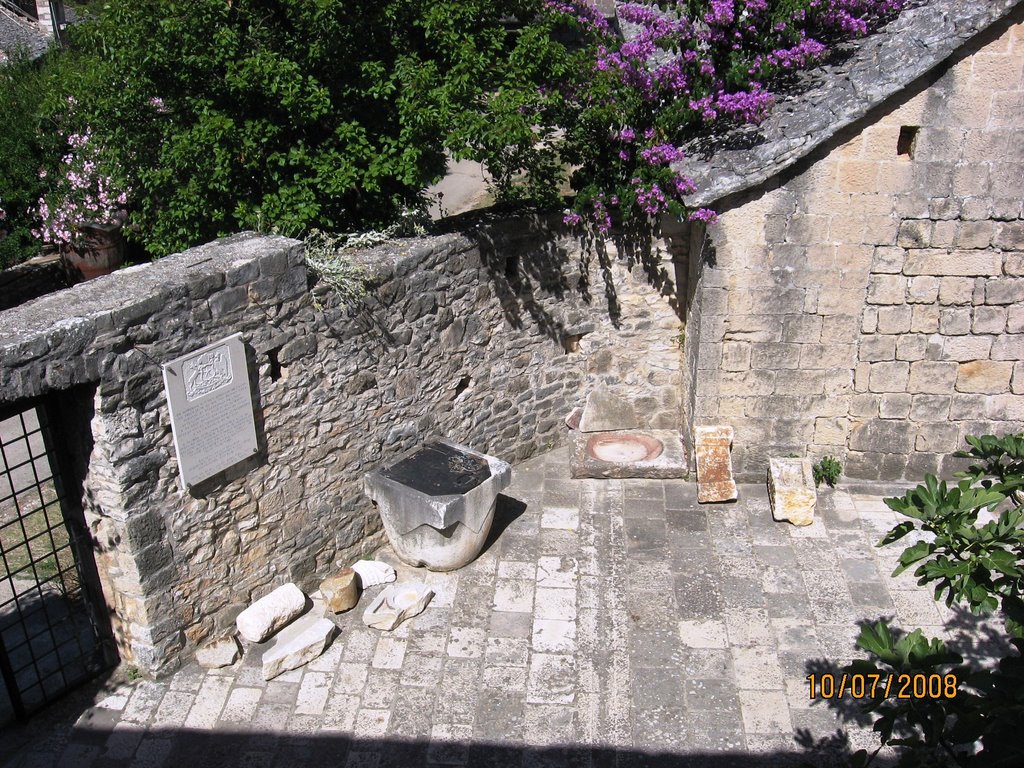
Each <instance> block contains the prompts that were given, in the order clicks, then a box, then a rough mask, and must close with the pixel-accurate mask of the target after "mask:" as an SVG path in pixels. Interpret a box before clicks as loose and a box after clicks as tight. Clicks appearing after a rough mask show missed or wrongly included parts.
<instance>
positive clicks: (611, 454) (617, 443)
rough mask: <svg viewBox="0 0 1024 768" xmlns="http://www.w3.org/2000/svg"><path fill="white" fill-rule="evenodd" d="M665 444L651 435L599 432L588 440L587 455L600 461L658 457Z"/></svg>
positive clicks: (632, 460)
mask: <svg viewBox="0 0 1024 768" xmlns="http://www.w3.org/2000/svg"><path fill="white" fill-rule="evenodd" d="M664 450H665V446H664V444H663V443H662V442H661V441H660V440H658V439H657V438H655V437H652V436H651V435H645V434H642V433H630V432H616V433H611V434H607V433H606V434H597V435H594V436H592V437H591V438H590V439H588V440H587V455H589V456H590V457H591V458H594V459H597V460H598V461H608V462H615V463H627V462H635V461H650V460H652V459H656V458H658V457H659V456H660V455H661V452H662V451H664Z"/></svg>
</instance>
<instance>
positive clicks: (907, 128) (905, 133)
mask: <svg viewBox="0 0 1024 768" xmlns="http://www.w3.org/2000/svg"><path fill="white" fill-rule="evenodd" d="M918 130H920V129H919V128H918V126H916V125H902V126H900V135H899V138H897V139H896V154H897V155H899V156H900V157H905V158H907V159H908V160H913V159H914V150H915V149H917V132H918Z"/></svg>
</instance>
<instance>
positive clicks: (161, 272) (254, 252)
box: [0, 232, 301, 360]
mask: <svg viewBox="0 0 1024 768" xmlns="http://www.w3.org/2000/svg"><path fill="white" fill-rule="evenodd" d="M295 247H301V243H299V242H298V241H297V240H291V239H288V238H285V237H279V236H263V235H260V234H257V233H254V232H243V233H241V234H238V235H233V236H231V237H227V238H223V239H221V240H215V241H214V242H212V243H207V244H205V245H201V246H198V247H196V248H190V249H189V250H187V251H183V252H182V253H178V254H174V255H172V256H167V257H166V258H163V259H160V260H158V261H156V262H153V263H152V264H142V265H138V266H134V267H129V268H127V269H122V270H118V271H117V272H114V273H113V274H110V275H106V276H104V277H100V278H97V279H95V280H89V281H87V282H84V283H80V284H78V285H76V286H73V287H71V288H67V289H65V290H62V291H57V292H56V293H51V294H48V295H46V296H42V297H40V298H38V299H34V300H33V301H30V302H27V303H26V304H22V305H21V306H18V307H13V308H11V309H8V310H5V311H3V312H0V352H2V351H3V350H5V349H7V348H10V347H14V346H18V345H20V344H22V343H24V342H25V341H27V340H29V339H31V338H34V337H39V336H43V335H48V334H50V333H51V332H52V331H53V329H54V326H55V325H59V324H61V323H63V322H67V321H69V320H74V319H79V320H83V321H87V320H90V319H95V320H99V319H100V318H103V317H108V318H109V317H110V316H111V315H112V314H114V313H115V312H121V313H124V312H126V311H128V312H129V313H130V308H131V307H133V306H134V305H135V304H137V303H140V302H145V301H148V300H150V299H152V297H154V296H159V295H161V294H165V293H166V292H167V291H168V290H173V289H174V288H178V287H180V288H183V289H184V288H186V287H187V285H188V283H189V281H193V280H195V278H196V276H197V275H206V274H216V273H223V272H225V271H227V270H228V269H231V268H233V267H234V268H237V266H238V263H239V262H243V261H253V260H257V259H260V258H262V257H264V256H268V255H271V254H274V253H279V252H281V251H282V250H290V249H292V248H295ZM2 357H3V356H2V354H0V360H2Z"/></svg>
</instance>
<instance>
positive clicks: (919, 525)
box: [846, 435, 1024, 768]
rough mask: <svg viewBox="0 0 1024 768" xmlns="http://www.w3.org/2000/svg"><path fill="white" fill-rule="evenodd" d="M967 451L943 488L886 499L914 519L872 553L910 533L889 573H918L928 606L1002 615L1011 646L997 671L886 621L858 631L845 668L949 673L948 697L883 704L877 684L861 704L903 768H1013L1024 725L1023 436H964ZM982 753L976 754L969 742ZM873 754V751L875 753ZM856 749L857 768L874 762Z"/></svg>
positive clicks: (930, 483) (883, 674) (929, 485)
mask: <svg viewBox="0 0 1024 768" xmlns="http://www.w3.org/2000/svg"><path fill="white" fill-rule="evenodd" d="M967 442H968V443H969V445H970V446H971V447H970V450H968V451H965V452H958V453H957V454H956V455H957V456H960V457H963V458H968V459H972V460H973V463H972V464H971V465H970V467H969V468H968V469H967V470H966V471H965V472H962V473H960V474H961V476H962V477H963V478H964V479H963V480H961V481H960V482H958V483H957V484H956V485H953V486H948V485H947V484H946V483H945V482H940V481H939V480H937V479H936V478H935V477H934V476H932V475H927V476H926V477H925V481H924V483H923V484H922V485H919V486H918V487H917V488H915V489H914V490H912V491H909V492H908V493H907V494H906V495H905V496H903V497H902V498H890V499H886V500H885V501H886V504H888V505H889V507H890V508H892V509H893V510H895V511H896V512H899V513H900V514H903V515H906V516H907V517H908V518H910V519H909V520H907V521H904V522H902V523H900V524H899V525H897V526H896V527H895V528H893V529H892V531H890V532H889V533H888V534H887V535H886V536H885V538H883V539H882V541H881V542H880V543H879V546H884V545H887V544H891V543H893V542H895V541H899V540H900V539H902V538H904V537H905V536H907V535H909V534H912V533H914V534H917V535H918V541H917V542H916V543H914V544H913V545H912V546H910V547H908V548H907V549H906V550H904V551H903V553H902V554H901V555H900V557H899V565H898V566H897V568H896V570H895V571H894V573H893V575H894V576H895V575H897V574H899V573H901V572H902V571H904V570H906V569H908V568H911V567H915V570H914V575H915V576H917V577H918V584H921V585H925V584H934V586H935V598H936V599H937V600H938V599H944V600H945V602H946V604H947V605H953V604H965V605H967V606H968V607H969V608H970V609H971V610H972V611H974V612H980V611H994V610H999V611H1001V612H1002V618H1003V620H1004V623H1005V628H1006V634H1007V636H1008V640H1009V645H1011V646H1012V648H1013V650H1012V651H1011V652H1010V653H1009V654H1008V655H1006V656H1005V657H1004V658H1002V659H1001V660H1000V661H999V663H998V665H997V666H996V667H995V668H989V667H982V666H979V665H977V664H965V663H963V658H962V657H961V656H960V655H959V654H956V653H953V652H951V651H950V650H948V649H947V648H946V647H945V645H944V644H943V643H942V641H940V640H936V639H928V638H926V637H925V636H924V634H923V633H922V632H921V630H919V629H918V630H914V631H913V632H910V633H909V634H903V633H900V632H899V631H896V630H892V629H890V627H889V626H888V623H887V622H885V621H880V622H877V623H874V624H867V625H865V626H864V627H863V628H862V630H861V633H860V637H859V639H858V641H857V644H858V645H859V646H860V647H861V648H863V649H864V650H866V651H868V652H869V653H870V654H871V656H872V659H871V660H861V661H856V662H854V663H853V664H852V665H850V666H849V667H847V669H846V671H847V672H848V673H850V674H860V675H865V676H872V675H879V676H880V679H881V680H883V681H884V680H887V679H889V676H890V675H902V674H906V675H911V678H910V679H911V680H913V679H914V677H913V676H917V675H924V676H926V679H927V678H930V677H931V676H933V675H938V676H939V678H940V679H942V680H946V679H948V676H950V675H952V676H954V677H955V680H956V681H957V682H958V686H957V687H956V688H955V692H954V695H952V696H949V695H946V693H947V692H946V691H945V690H943V695H940V696H938V697H927V698H926V697H911V698H905V699H901V698H899V697H895V696H886V695H885V693H884V692H883V690H882V689H881V688H880V689H879V690H878V691H876V692H875V693H876V695H875V696H874V697H872V698H869V699H868V701H867V702H866V705H865V708H866V710H867V711H868V712H870V713H873V714H874V715H876V720H875V723H874V730H875V731H876V732H878V734H879V737H880V739H881V743H882V745H888V746H892V747H896V748H897V749H899V750H900V751H901V755H900V762H899V765H900V766H906V767H907V768H909V767H910V766H925V765H945V764H953V765H962V766H968V765H970V766H979V767H980V766H985V767H986V768H988V767H990V766H1007V768H1009V766H1017V765H1020V755H1021V752H1020V733H1021V729H1022V728H1024V659H1022V658H1021V654H1022V652H1024V508H1022V506H1021V501H1022V499H1021V495H1020V494H1021V489H1022V488H1024V435H1012V436H1007V437H1002V438H1000V437H994V436H992V435H986V436H984V437H968V438H967ZM979 743H980V745H981V748H980V750H978V749H977V748H976V745H977V744H979ZM875 754H877V752H876V753H875ZM873 757H874V755H870V754H868V753H867V751H861V752H859V753H857V754H856V755H855V756H854V765H858V766H864V765H868V764H870V763H871V761H872V759H873Z"/></svg>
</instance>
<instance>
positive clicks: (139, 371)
mask: <svg viewBox="0 0 1024 768" xmlns="http://www.w3.org/2000/svg"><path fill="white" fill-rule="evenodd" d="M586 246H587V244H586V243H581V242H579V241H576V240H573V239H572V238H569V237H567V236H565V234H564V233H561V232H559V231H557V230H553V229H551V228H549V226H548V225H547V223H545V222H543V221H538V220H516V221H506V222H499V223H495V224H490V225H487V226H481V227H478V228H475V229H470V230H469V231H468V233H467V234H451V235H444V236H439V237H435V238H429V239H420V240H412V241H402V242H399V243H396V244H393V245H389V246H382V247H381V248H378V249H375V250H372V251H367V252H363V253H358V254H355V255H354V259H355V260H356V261H358V262H359V263H361V264H363V265H365V267H366V269H367V275H368V281H369V286H368V288H369V291H368V294H367V296H366V298H365V299H364V300H363V301H362V302H361V304H359V305H358V306H353V307H345V306H343V305H341V304H340V303H339V300H338V299H337V297H336V296H335V295H334V294H333V293H332V292H330V291H328V290H326V289H325V288H324V287H323V286H316V287H315V288H313V289H312V290H311V289H310V287H309V279H310V278H309V275H308V273H307V269H306V266H305V263H304V254H303V251H302V249H301V246H300V245H299V244H298V243H296V242H295V241H290V240H286V239H284V238H279V237H259V236H255V235H240V236H237V237H233V238H229V239H227V240H224V241H218V242H216V243H212V244H209V245H206V246H203V247H200V248H196V249H193V250H190V251H188V252H186V253H183V254H180V255H178V256H173V257H170V258H167V259H163V260H161V261H159V262H157V263H154V264H152V265H147V266H143V267H135V268H131V269H127V270H123V271H120V272H118V273H115V274H114V275H111V276H109V277H105V278H101V279H98V280H95V281H91V282H88V283H84V284H82V285H79V286H76V287H74V288H71V289H68V290H65V291H61V292H59V293H56V294H52V295H50V296H47V297H43V298H40V299H37V300H35V301H33V302H30V303H28V304H26V305H23V306H21V307H19V308H16V309H11V310H8V311H6V312H3V313H0V320H2V322H0V402H4V403H7V402H17V401H20V400H24V399H26V398H29V397H35V396H48V397H50V398H51V399H52V400H54V401H55V403H56V405H57V407H59V408H60V410H61V413H62V414H66V418H63V419H62V421H64V422H65V423H64V426H65V428H66V429H67V430H68V432H69V435H68V444H69V445H73V446H81V447H78V448H77V452H78V454H79V461H76V462H74V464H76V465H80V466H79V467H77V469H76V468H73V469H72V471H73V472H77V473H78V474H79V475H80V476H81V477H79V478H78V479H79V480H80V481H81V486H82V487H83V488H84V494H83V506H84V508H85V515H86V519H87V521H88V524H89V528H90V530H91V533H92V536H93V538H94V545H95V551H96V559H97V564H98V570H99V572H100V575H101V581H102V582H103V589H104V592H105V596H106V599H107V602H108V604H109V607H110V608H111V614H112V617H113V623H114V630H115V635H116V637H117V640H118V644H119V647H120V651H121V655H122V658H124V659H125V660H126V661H128V662H130V663H133V664H136V665H138V666H140V667H142V668H144V669H147V670H150V671H153V672H156V673H159V672H161V671H164V670H166V669H168V668H170V667H173V666H174V665H175V664H176V663H177V661H178V659H179V658H180V657H181V656H182V655H183V654H185V655H187V654H188V653H189V652H190V651H191V650H192V649H193V648H194V647H195V646H196V644H198V643H200V642H202V641H203V640H204V639H206V638H208V637H211V636H216V635H218V634H220V633H222V632H225V631H227V630H229V628H230V627H231V626H232V624H233V621H234V618H235V616H236V615H237V613H238V611H239V610H241V608H243V607H244V606H245V605H247V604H248V603H249V601H250V600H252V599H254V598H258V597H260V596H262V595H263V594H265V593H266V592H268V591H270V589H272V588H273V587H274V586H276V585H279V584H281V583H283V582H284V581H287V580H295V581H297V582H298V583H299V584H300V585H302V586H304V587H307V588H308V587H313V586H315V582H316V580H317V578H318V577H320V576H323V575H326V573H327V572H328V571H329V570H330V569H331V568H332V567H333V566H334V563H336V562H337V561H339V560H344V561H351V560H353V559H355V558H356V557H358V556H359V555H360V554H363V553H365V552H367V551H369V550H370V549H372V548H373V547H375V546H376V545H377V544H379V543H380V542H381V541H382V538H381V536H382V534H381V532H380V522H379V518H378V516H377V515H376V512H375V510H374V508H373V506H372V504H371V503H370V502H369V501H368V499H367V498H366V497H365V496H364V495H363V493H362V486H361V479H362V476H363V474H364V473H366V472H367V471H369V470H371V469H373V468H375V467H377V466H379V465H380V464H381V463H382V462H385V461H387V460H389V459H392V458H394V457H395V456H396V455H397V454H399V453H400V452H401V451H403V450H405V449H407V448H410V447H412V446H413V445H415V444H416V443H417V442H418V441H419V440H421V439H422V438H424V437H426V436H429V435H434V434H437V435H442V436H446V437H449V438H451V439H454V440H456V441H458V442H462V443H465V444H468V445H470V446H472V447H473V448H476V449H479V450H483V451H486V452H489V453H492V454H495V455H497V456H499V457H501V458H504V459H506V460H511V461H516V460H521V459H523V458H525V457H528V456H530V455H532V454H534V453H536V452H538V451H541V450H545V449H547V448H550V447H553V446H555V445H558V444H559V443H560V442H561V441H562V440H563V437H564V435H565V428H564V426H563V424H562V420H563V418H564V417H565V416H566V414H567V413H568V411H569V410H570V409H571V407H572V406H574V405H576V404H578V403H580V402H581V401H582V400H583V398H584V397H585V395H586V392H587V391H588V389H589V388H590V387H591V386H593V385H594V384H595V383H597V382H598V381H600V382H603V383H605V384H608V385H611V386H612V387H613V388H614V387H619V388H625V389H624V391H626V392H628V393H629V394H630V396H631V397H632V398H633V400H634V403H635V404H636V405H637V407H638V408H637V409H638V411H639V412H641V413H642V414H643V416H644V418H645V420H646V421H647V422H648V423H649V425H650V426H654V427H659V428H671V427H679V424H680V418H681V414H682V407H681V403H680V389H681V388H680V384H681V378H682V377H681V352H680V350H679V347H678V346H677V345H676V344H675V342H674V337H675V336H677V335H678V334H679V331H680V327H681V323H680V321H679V319H678V317H677V316H676V314H675V311H674V309H673V304H672V300H671V298H672V297H671V294H672V291H673V286H672V285H670V284H665V283H664V282H662V283H660V284H659V286H658V287H657V288H655V287H654V286H653V285H652V281H651V280H650V279H649V274H648V271H646V270H645V269H643V268H641V267H639V266H638V265H637V264H634V263H633V262H632V261H631V260H630V259H627V258H625V257H623V258H622V259H621V260H619V259H613V258H611V257H609V256H608V255H607V254H604V255H602V254H599V253H596V252H594V251H593V250H592V248H588V247H586ZM659 253H660V252H659ZM652 258H661V257H660V256H657V257H652ZM666 258H667V257H666ZM647 264H648V266H651V265H652V264H653V262H651V260H650V258H648V261H647ZM655 266H656V265H655ZM655 271H657V270H655ZM235 332H240V333H241V334H242V336H243V338H244V340H245V342H246V344H247V349H248V354H249V365H250V372H251V375H252V377H253V387H252V388H253V392H254V395H255V399H256V409H255V412H256V419H257V434H258V438H259V444H260V453H259V455H258V456H257V457H255V458H254V459H253V460H251V461H249V462H247V463H245V464H243V465H240V466H238V467H236V468H233V469H231V470H228V471H226V472H225V473H223V474H222V475H220V476H218V477H216V478H215V479H214V480H213V481H211V482H209V483H206V484H204V485H203V487H202V488H201V489H196V490H193V491H192V492H191V493H186V492H185V491H183V490H182V488H181V486H180V483H179V481H178V472H177V468H176V464H177V461H176V458H175V454H174V449H173V442H172V434H171V427H170V419H169V414H168V410H167V404H166V399H165V395H164V390H163V385H162V379H161V368H160V364H161V363H162V362H166V361H168V360H170V359H173V358H175V357H178V356H180V355H182V354H185V353H187V352H189V351H192V350H194V349H197V348H199V347H201V346H204V345H206V344H209V343H211V342H213V341H215V340H217V339H219V338H223V337H224V336H227V335H229V334H231V333H235ZM83 454H87V456H85V455H83ZM86 459H87V460H86Z"/></svg>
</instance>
